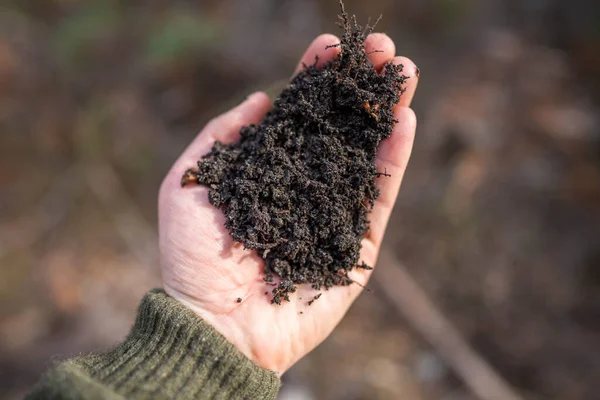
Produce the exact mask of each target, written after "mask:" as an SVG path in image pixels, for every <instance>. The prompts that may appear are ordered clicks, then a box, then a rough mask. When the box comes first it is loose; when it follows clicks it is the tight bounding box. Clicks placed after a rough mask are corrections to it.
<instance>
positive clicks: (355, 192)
mask: <svg viewBox="0 0 600 400" xmlns="http://www.w3.org/2000/svg"><path fill="white" fill-rule="evenodd" d="M340 4H341V7H342V14H341V15H340V20H341V24H340V25H341V26H342V27H343V29H344V35H343V38H342V40H341V43H339V44H337V45H335V46H336V47H338V46H339V47H340V48H341V52H340V54H339V55H338V56H337V57H336V58H335V59H334V60H333V61H332V62H330V63H328V64H327V65H325V66H324V67H323V68H322V69H320V70H319V69H317V68H316V66H315V65H316V63H315V65H313V66H307V67H306V68H305V71H303V72H301V73H299V74H298V75H297V76H296V77H294V78H293V80H292V81H291V83H290V84H289V86H288V87H287V88H286V89H284V90H283V92H282V93H281V95H280V96H279V98H278V99H277V100H275V103H274V106H273V109H272V111H270V112H269V113H268V114H267V116H266V117H265V119H264V120H263V121H262V122H261V123H260V124H259V125H257V126H255V125H250V126H245V127H243V128H242V129H241V132H240V133H241V138H240V140H239V141H238V142H235V143H232V144H222V143H219V142H217V143H215V145H214V146H213V148H212V150H211V151H210V153H208V154H207V155H205V156H203V157H202V160H200V161H199V162H198V168H197V169H190V170H188V171H186V173H185V175H184V176H183V177H182V186H185V185H186V184H189V183H193V182H195V183H198V184H200V185H205V186H208V187H209V188H210V190H209V192H208V197H209V201H210V203H211V204H212V205H214V206H215V207H217V208H220V209H221V210H222V212H223V213H224V214H225V216H226V222H225V226H226V228H227V229H228V231H229V233H230V234H231V236H232V237H233V238H234V240H236V241H238V242H241V243H243V244H244V246H245V248H248V249H255V250H256V251H257V253H258V254H259V255H260V256H261V257H262V258H263V259H264V261H265V281H266V282H273V280H274V274H276V275H277V276H278V277H279V278H280V283H279V285H278V286H277V287H275V288H274V289H273V290H272V294H273V298H272V300H271V302H272V303H277V304H281V302H282V300H287V301H289V293H292V292H294V291H295V290H296V285H298V284H303V283H310V284H312V287H313V288H315V289H317V290H319V289H322V288H323V287H325V288H330V287H332V286H334V285H349V284H351V283H352V280H351V279H350V278H349V276H348V271H350V270H352V269H353V268H365V269H370V267H369V266H367V265H365V264H364V263H359V254H360V249H361V240H362V239H363V237H364V236H365V233H366V232H367V231H368V229H369V220H368V217H367V215H368V213H369V212H370V211H371V209H372V208H373V205H374V201H375V199H376V198H377V197H378V196H379V190H378V189H377V185H376V178H378V177H380V176H382V175H386V173H385V172H378V171H377V168H376V166H375V163H374V162H375V157H376V153H377V147H378V145H379V142H380V141H381V140H382V139H384V138H387V137H389V136H390V134H391V132H392V129H393V126H394V123H395V122H396V121H395V120H394V114H393V111H392V107H393V106H394V105H396V104H397V103H398V101H399V100H400V95H401V94H402V92H403V88H402V85H403V84H404V83H405V81H406V79H408V77H406V76H404V75H402V74H401V72H402V65H400V66H395V65H393V64H388V65H386V66H385V69H384V71H383V72H382V74H381V75H380V74H378V73H377V72H376V71H375V69H374V67H373V65H372V63H371V62H370V61H369V59H368V57H367V54H366V53H365V46H364V41H365V39H366V37H367V35H368V34H369V33H371V32H372V31H373V28H374V26H370V25H368V24H367V26H366V27H365V28H362V27H361V26H359V25H358V24H357V23H356V17H353V18H352V19H350V18H349V16H348V14H347V13H346V12H345V10H344V5H343V3H342V2H341V1H340Z"/></svg>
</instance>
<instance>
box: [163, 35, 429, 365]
mask: <svg viewBox="0 0 600 400" xmlns="http://www.w3.org/2000/svg"><path fill="white" fill-rule="evenodd" d="M335 43H339V39H338V38H337V37H335V36H333V35H322V36H319V37H318V38H317V39H315V41H314V42H313V43H312V44H311V45H310V46H309V48H308V50H307V51H306V53H305V54H304V56H303V57H302V60H301V62H300V64H299V67H298V69H297V71H296V72H298V71H300V69H301V68H302V65H303V63H304V64H311V63H313V62H314V60H315V56H318V57H319V63H320V64H321V65H322V64H323V63H326V62H328V61H330V60H332V59H333V58H334V57H335V56H336V55H337V53H338V52H339V50H338V48H326V46H327V45H332V44H335ZM365 46H366V51H368V52H370V51H372V50H379V52H372V53H371V54H370V56H369V58H370V59H371V61H372V63H373V65H374V67H375V68H376V69H377V70H378V71H381V69H382V68H383V66H384V65H385V64H386V63H388V62H393V63H394V64H403V65H404V71H403V74H404V75H407V76H409V77H410V79H409V80H408V82H407V87H406V89H407V90H406V92H405V93H404V95H403V96H402V98H401V100H400V103H399V104H398V105H397V106H396V107H395V109H394V111H395V116H396V119H397V120H398V121H399V122H398V123H397V124H396V126H395V127H394V131H393V133H392V135H391V137H390V138H388V139H386V140H384V141H383V142H382V143H381V146H380V149H379V153H378V158H377V166H378V169H379V170H381V171H383V170H384V169H386V170H387V172H388V173H389V174H391V177H381V178H379V187H380V190H381V196H380V197H379V198H378V199H377V201H376V203H375V206H374V208H373V212H372V213H371V214H370V221H371V226H370V230H369V232H368V233H367V237H366V238H365V239H364V240H363V243H362V244H363V248H362V251H361V258H362V260H363V261H365V262H366V263H367V264H368V265H375V262H376V259H377V254H378V251H379V247H380V245H381V241H382V239H383V234H384V231H385V227H386V225H387V221H388V219H389V216H390V214H391V211H392V208H393V206H394V203H395V200H396V195H397V193H398V189H399V187H400V183H401V181H402V177H403V174H404V170H405V169H406V165H407V163H408V159H409V156H410V152H411V148H412V142H413V137H414V132H415V127H416V119H415V115H414V113H413V112H412V110H411V109H410V108H408V107H409V105H410V101H411V99H412V97H413V95H414V91H415V88H416V85H417V79H418V70H417V68H416V67H415V65H414V64H413V63H412V62H411V61H410V60H408V59H406V58H404V57H395V46H394V43H393V42H392V41H391V39H389V38H388V37H387V36H386V35H384V34H377V33H376V34H372V35H370V36H369V37H368V38H367V41H366V42H365ZM270 107H271V103H270V101H269V98H268V97H267V95H266V94H264V93H255V94H253V95H252V96H250V97H248V99H246V101H245V102H243V103H242V104H241V105H239V106H238V107H236V108H234V109H232V110H230V111H229V112H227V113H225V114H223V115H221V116H219V117H217V118H215V119H214V120H212V121H211V122H210V123H209V124H208V125H207V126H206V127H205V128H204V130H203V131H202V132H201V133H200V134H199V135H198V136H197V137H196V139H195V140H194V141H193V142H192V143H191V144H190V146H189V147H188V148H187V149H186V150H185V152H184V153H183V154H182V155H181V157H180V158H179V159H178V160H177V161H176V162H175V164H174V166H173V167H172V168H171V170H170V171H169V173H168V174H167V176H166V178H165V179H164V181H163V184H162V186H161V190H160V195H159V233H160V254H161V268H162V273H163V280H164V288H165V291H166V292H167V293H168V294H169V295H170V296H172V297H173V298H175V299H177V300H179V301H180V302H182V303H183V304H185V305H186V306H188V307H189V308H190V309H192V310H193V311H194V312H195V313H196V314H197V315H199V316H200V317H201V318H203V319H204V320H205V321H206V322H208V323H210V324H211V325H212V326H213V327H215V328H216V329H217V330H218V331H219V332H220V333H222V334H223V335H224V336H225V337H226V338H227V339H228V340H229V341H230V342H231V343H233V344H234V345H235V346H236V347H237V348H238V349H239V350H240V351H241V352H243V353H244V354H245V355H246V356H247V357H249V358H250V359H251V360H252V361H254V362H255V363H256V364H258V365H260V366H261V367H263V368H266V369H269V370H272V371H276V372H278V373H280V374H282V373H283V372H285V371H286V370H287V369H288V368H289V367H290V366H291V365H293V364H294V363H295V362H296V361H298V360H299V359H300V358H301V357H303V356H304V355H305V354H306V353H308V352H309V351H311V350H312V349H313V348H315V347H316V346H317V345H318V344H319V343H321V342H322V341H323V340H324V339H325V338H326V337H327V336H328V335H329V334H330V333H331V331H332V330H333V328H334V327H335V326H336V325H337V324H338V322H339V321H340V320H341V318H342V317H343V316H344V314H345V313H346V311H347V310H348V308H349V307H350V305H351V304H352V302H353V301H354V300H355V299H356V297H357V296H358V295H359V294H360V292H361V291H362V287H361V286H360V285H357V284H354V285H351V286H345V287H334V288H331V289H329V290H328V291H326V292H324V293H323V296H322V297H321V298H320V299H319V300H318V301H315V302H314V303H313V304H312V305H311V306H310V307H309V306H308V301H310V300H311V299H313V298H314V296H315V295H316V294H318V293H319V292H317V291H315V290H314V289H312V288H310V286H309V285H300V287H299V288H298V291H297V292H296V293H294V294H293V295H291V302H289V303H284V304H283V305H281V306H277V305H272V304H270V300H271V297H272V295H270V292H271V289H272V287H271V286H269V285H268V284H267V283H266V282H265V281H264V280H263V277H264V275H263V267H264V264H263V261H262V259H261V258H260V257H259V256H258V255H257V254H256V252H254V251H253V250H245V249H244V248H243V246H242V245H241V244H240V243H236V242H234V241H233V239H232V238H231V236H230V235H229V233H228V232H227V230H226V229H225V227H224V223H225V216H224V215H223V213H222V212H221V211H220V210H219V209H217V208H215V207H214V206H212V205H211V204H210V203H209V202H208V196H207V193H208V189H207V188H206V187H202V186H187V187H185V188H183V189H182V188H181V187H180V179H181V176H182V175H183V173H184V172H185V171H186V170H187V169H188V168H190V167H193V166H194V165H195V163H196V162H197V160H198V159H200V157H201V156H202V155H204V154H206V153H208V151H209V150H210V148H211V147H212V145H213V144H214V142H215V141H220V142H224V143H230V142H233V141H235V140H236V139H237V138H238V135H239V130H240V128H241V127H242V126H243V125H248V124H252V123H258V122H260V120H261V119H262V118H263V117H264V115H265V114H266V113H267V112H268V111H269V109H270ZM369 275H370V271H365V270H362V269H355V270H353V271H352V273H351V274H350V276H351V278H352V279H353V280H354V281H356V282H357V283H360V284H363V285H364V284H366V282H367V280H368V279H369ZM266 292H269V294H266ZM240 299H241V300H240Z"/></svg>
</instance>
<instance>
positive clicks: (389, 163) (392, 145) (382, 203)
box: [368, 107, 417, 247]
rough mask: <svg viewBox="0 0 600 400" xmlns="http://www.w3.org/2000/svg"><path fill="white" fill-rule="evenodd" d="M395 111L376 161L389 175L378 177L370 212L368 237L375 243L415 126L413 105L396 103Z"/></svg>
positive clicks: (401, 174) (397, 185)
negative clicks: (377, 188)
mask: <svg viewBox="0 0 600 400" xmlns="http://www.w3.org/2000/svg"><path fill="white" fill-rule="evenodd" d="M394 114H395V117H396V119H397V120H398V123H397V124H396V125H395V126H394V130H393V131H392V135H391V136H390V137H389V138H387V139H385V140H383V141H382V142H381V144H380V145H379V151H378V152H377V159H376V161H375V163H376V164H377V170H378V171H379V172H384V171H386V172H387V173H388V174H390V175H391V176H389V177H386V176H381V177H380V178H378V181H379V182H378V184H379V190H380V191H381V194H380V196H379V197H378V198H377V200H376V201H375V206H374V207H373V211H372V212H371V214H370V216H369V220H370V221H371V227H370V230H369V234H368V235H369V236H368V239H369V240H371V241H372V242H373V243H374V244H375V245H376V246H377V247H378V246H379V245H380V244H381V241H382V239H383V234H384V232H385V228H386V226H387V222H388V219H389V218H390V215H391V213H392V209H393V208H394V204H395V203H396V197H397V196H398V190H399V189H400V184H401V183H402V178H403V177H404V171H405V170H406V166H407V165H408V159H409V158H410V153H411V151H412V145H413V141H414V137H415V130H416V128H417V118H416V116H415V113H414V111H413V110H412V109H410V108H408V107H397V108H396V109H395V110H394Z"/></svg>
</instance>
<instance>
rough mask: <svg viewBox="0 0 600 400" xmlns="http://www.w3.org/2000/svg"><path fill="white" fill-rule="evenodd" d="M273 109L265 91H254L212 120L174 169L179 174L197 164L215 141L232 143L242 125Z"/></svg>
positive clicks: (255, 122) (256, 121) (255, 121)
mask: <svg viewBox="0 0 600 400" xmlns="http://www.w3.org/2000/svg"><path fill="white" fill-rule="evenodd" d="M270 109H271V101H270V100H269V97H268V96H267V95H266V94H265V93H263V92H257V93H254V94H252V95H250V96H248V98H246V100H245V101H244V102H243V103H241V104H240V105H238V106H237V107H235V108H233V109H231V110H229V111H228V112H226V113H224V114H221V115H220V116H218V117H216V118H215V119H213V120H211V121H210V122H209V123H208V124H207V125H206V127H205V128H204V129H203V130H202V132H200V133H199V134H198V136H196V138H195V139H194V140H193V141H192V143H190V145H189V146H188V147H187V149H185V151H184V152H183V154H182V155H181V157H179V159H178V160H177V162H176V163H175V166H174V168H173V169H176V170H177V173H178V174H179V175H181V174H183V172H184V171H185V170H186V169H188V168H191V167H194V166H195V165H196V162H197V161H198V160H199V159H200V157H201V156H202V155H204V154H206V153H208V151H209V150H210V148H211V147H212V146H213V144H214V142H215V141H220V142H223V143H231V142H233V141H235V140H236V139H237V138H238V137H239V132H240V129H241V128H242V126H244V125H250V124H257V123H259V122H260V121H261V120H262V119H263V118H264V117H265V114H266V113H267V112H268V111H269V110H270Z"/></svg>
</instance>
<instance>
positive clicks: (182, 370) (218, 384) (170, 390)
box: [78, 290, 280, 399]
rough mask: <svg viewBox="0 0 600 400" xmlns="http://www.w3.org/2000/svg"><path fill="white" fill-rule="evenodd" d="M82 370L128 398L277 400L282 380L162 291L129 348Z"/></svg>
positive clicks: (144, 307) (153, 295)
mask: <svg viewBox="0 0 600 400" xmlns="http://www.w3.org/2000/svg"><path fill="white" fill-rule="evenodd" d="M78 363H81V364H80V365H81V366H82V367H84V368H85V369H87V370H88V373H89V374H90V375H91V377H92V378H93V379H94V380H97V381H100V382H102V383H103V384H104V385H106V386H109V387H111V388H112V389H113V390H114V391H115V392H117V393H118V394H120V395H122V396H124V397H126V398H135V397H143V398H177V399H188V398H189V399H192V398H194V399H198V398H202V399H204V398H217V399H274V398H275V396H276V395H277V392H278V390H279V386H280V380H279V378H278V377H277V375H276V374H275V373H274V372H271V371H268V370H266V369H263V368H261V367H259V366H258V365H256V364H254V363H253V362H252V361H250V360H249V359H248V358H247V357H246V356H245V355H243V354H242V353H241V352H240V351H239V350H237V349H236V348H235V347H234V346H233V345H232V344H231V343H229V342H228V341H227V340H226V339H225V337H223V336H222V335H221V334H220V333H218V332H217V331H216V330H215V329H214V328H213V327H212V326H210V325H209V324H208V323H206V322H204V321H203V320H202V319H200V318H199V317H198V316H197V315H196V314H194V313H193V312H192V311H191V310H189V309H188V308H186V307H185V306H183V305H182V304H181V303H179V302H178V301H177V300H175V299H173V298H171V297H169V296H168V295H167V294H165V292H164V291H162V290H153V291H151V292H150V293H148V294H147V295H146V296H145V297H144V299H143V300H142V303H141V305H140V308H139V311H138V316H137V319H136V322H135V325H134V326H133V328H132V330H131V332H130V334H129V336H128V337H127V339H126V340H125V342H124V343H122V344H121V345H119V346H118V347H117V348H115V349H113V350H112V351H110V352H108V353H106V354H103V355H98V356H92V357H89V356H88V357H82V358H80V359H79V360H78Z"/></svg>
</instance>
